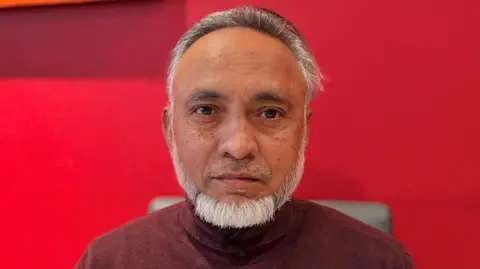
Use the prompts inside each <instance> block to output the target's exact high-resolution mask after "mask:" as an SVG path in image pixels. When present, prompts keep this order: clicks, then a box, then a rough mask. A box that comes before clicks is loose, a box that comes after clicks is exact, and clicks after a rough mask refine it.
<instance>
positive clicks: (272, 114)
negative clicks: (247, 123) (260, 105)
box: [262, 109, 280, 119]
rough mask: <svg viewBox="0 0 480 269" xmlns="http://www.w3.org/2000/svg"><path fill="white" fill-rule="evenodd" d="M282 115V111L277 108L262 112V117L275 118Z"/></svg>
mask: <svg viewBox="0 0 480 269" xmlns="http://www.w3.org/2000/svg"><path fill="white" fill-rule="evenodd" d="M279 116H280V112H279V111H278V110H275V109H266V110H264V111H263V112H262V117H264V118H267V119H275V118H278V117H279Z"/></svg>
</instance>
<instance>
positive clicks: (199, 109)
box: [194, 106, 217, 115]
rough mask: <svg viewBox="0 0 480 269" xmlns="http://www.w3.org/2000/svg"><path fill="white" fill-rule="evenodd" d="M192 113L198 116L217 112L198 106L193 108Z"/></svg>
mask: <svg viewBox="0 0 480 269" xmlns="http://www.w3.org/2000/svg"><path fill="white" fill-rule="evenodd" d="M194 112H195V113H197V114H200V115H212V114H216V113H217V111H215V109H214V108H213V107H211V106H199V107H197V108H195V110H194Z"/></svg>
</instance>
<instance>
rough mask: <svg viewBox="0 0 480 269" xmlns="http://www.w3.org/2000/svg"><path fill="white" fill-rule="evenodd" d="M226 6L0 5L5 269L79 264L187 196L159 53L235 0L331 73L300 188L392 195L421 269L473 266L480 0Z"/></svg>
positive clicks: (402, 232)
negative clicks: (160, 199)
mask: <svg viewBox="0 0 480 269" xmlns="http://www.w3.org/2000/svg"><path fill="white" fill-rule="evenodd" d="M226 2H227V1H220V0H217V1H200V0H196V1H195V0H184V1H136V3H102V4H92V5H85V6H74V7H67V6H65V7H43V8H26V9H12V10H3V11H1V12H0V36H1V42H0V180H1V188H0V199H1V208H2V211H1V218H2V219H1V222H0V223H1V224H0V225H1V226H0V231H1V232H2V237H1V238H2V248H5V249H2V250H1V253H2V255H1V256H2V259H0V268H45V269H46V268H48V269H57V268H58V269H63V268H72V267H73V265H74V264H75V262H76V260H77V259H78V258H79V256H80V255H81V253H82V251H83V250H84V248H85V247H86V245H87V244H88V242H89V241H91V240H92V239H93V238H94V237H96V236H98V235H99V234H101V233H104V232H106V231H108V230H110V229H111V228H114V227H116V226H118V225H120V224H122V223H125V222H127V221H129V220H131V219H133V218H135V217H139V216H142V215H144V214H145V212H146V209H147V205H148V202H149V200H150V199H151V198H153V197H154V196H156V195H160V194H180V193H181V192H180V189H179V187H178V186H177V185H176V181H175V179H174V174H173V172H172V169H171V164H170V159H169V155H168V152H167V149H166V147H165V145H164V142H163V138H162V134H161V128H160V121H161V108H162V106H163V105H164V104H165V102H166V97H165V93H164V80H163V77H164V75H163V74H164V72H165V66H166V65H167V57H168V53H169V50H170V49H171V48H173V45H174V43H175V41H176V40H177V39H178V38H179V37H180V35H181V33H182V32H184V31H185V30H186V29H187V27H188V26H189V25H191V23H193V22H194V21H195V20H197V19H199V18H200V17H202V16H204V15H205V14H207V13H208V12H211V11H214V10H218V9H222V8H227V7H232V6H234V5H235V4H239V3H255V4H260V5H263V6H266V7H269V8H273V9H275V10H277V11H278V12H280V13H282V14H283V15H285V16H286V17H288V18H289V19H291V20H293V21H294V22H295V23H296V24H297V26H298V27H299V28H300V30H301V31H302V32H303V33H304V35H305V36H306V39H307V40H308V42H309V43H310V44H311V46H312V48H313V50H314V53H315V55H316V57H317V58H318V61H319V62H320V64H321V66H322V71H323V73H324V74H325V75H326V77H327V81H326V82H325V86H326V92H325V93H324V94H321V95H320V96H319V98H318V99H317V100H316V101H315V103H314V105H313V110H314V118H313V120H312V130H311V131H312V133H311V139H310V141H311V142H310V147H309V150H308V156H307V157H308V160H307V165H306V174H305V178H304V180H303V182H302V184H301V187H300V189H299V190H298V191H297V193H296V196H298V197H301V198H335V199H353V200H374V201H381V202H384V203H387V204H389V205H390V206H391V208H392V210H393V215H394V225H395V233H396V235H397V236H398V237H399V238H400V239H401V240H402V241H403V242H404V243H405V244H406V246H407V247H408V248H409V249H410V250H411V252H412V253H413V255H414V257H415V259H416V261H417V263H418V266H419V268H435V269H441V268H445V269H447V268H448V269H450V268H476V267H478V262H477V257H476V255H477V251H478V246H477V243H478V242H479V241H480V232H479V231H478V227H479V226H480V183H479V181H478V180H479V178H480V168H478V167H477V163H478V161H479V160H480V158H479V152H480V143H479V137H480V128H479V116H480V108H479V105H478V103H479V101H480V92H479V87H480V76H479V74H480V72H479V71H480V68H479V62H480V54H479V50H478V48H479V47H480V42H479V35H478V25H479V22H480V21H479V17H478V16H475V13H478V12H477V11H478V10H480V5H479V4H478V1H475V0H472V1H467V0H464V1H453V0H445V1H428V0H406V1H380V0H363V1H358V0H337V1H302V4H301V5H300V6H296V7H293V6H292V4H285V3H286V2H287V1H284V2H280V1H276V0H263V1H262V0H258V1H228V4H227V3H226ZM297 2H298V1H297ZM126 14H128V16H126Z"/></svg>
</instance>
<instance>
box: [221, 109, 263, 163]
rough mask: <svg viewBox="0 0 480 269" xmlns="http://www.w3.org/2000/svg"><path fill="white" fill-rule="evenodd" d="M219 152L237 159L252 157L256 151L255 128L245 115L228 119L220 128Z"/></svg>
mask: <svg viewBox="0 0 480 269" xmlns="http://www.w3.org/2000/svg"><path fill="white" fill-rule="evenodd" d="M220 132H221V134H220V137H221V140H220V141H221V142H220V144H219V153H220V154H221V155H222V156H227V157H230V158H234V159H237V160H243V159H250V158H254V157H255V155H256V153H257V152H258V144H257V141H256V137H255V128H254V127H253V126H252V124H251V123H250V122H249V121H248V119H246V118H245V117H236V118H235V119H231V120H228V121H227V122H226V123H225V125H224V126H223V128H221V129H220Z"/></svg>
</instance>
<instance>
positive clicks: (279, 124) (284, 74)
mask: <svg viewBox="0 0 480 269" xmlns="http://www.w3.org/2000/svg"><path fill="white" fill-rule="evenodd" d="M319 86H320V74H319V72H318V69H317V65H316V63H315V60H314V58H313V56H312V55H311V53H310V51H309V49H308V47H307V45H306V43H305V41H304V40H303V38H302V37H301V36H300V34H299V33H298V31H297V30H296V29H295V28H294V26H293V25H292V24H291V23H290V22H288V21H286V20H285V19H284V18H282V17H280V16H279V15H277V14H275V13H273V12H271V11H268V10H264V9H259V8H253V7H240V8H236V9H233V10H228V11H224V12H218V13H213V14H211V15H209V16H207V17H206V18H204V19H203V20H201V21H200V22H198V23H197V24H196V25H194V26H193V27H192V28H191V29H190V30H189V31H188V32H187V33H186V34H185V35H184V36H183V37H182V38H181V39H180V41H179V42H178V43H177V46H176V47H175V49H174V52H173V59H172V63H171V66H170V72H169V79H168V95H169V106H168V107H167V108H166V109H165V111H164V117H163V125H164V133H165V137H166V140H167V143H168V145H169V148H170V151H171V154H172V159H173V163H174V166H175V171H176V173H177V177H178V180H179V182H180V184H181V186H182V187H183V188H184V190H185V193H186V194H187V198H188V199H189V200H190V201H191V202H192V203H193V204H194V206H195V211H196V214H197V215H199V216H200V217H201V218H202V219H204V220H205V221H207V222H210V223H212V224H214V225H216V226H219V227H222V228H244V227H250V226H255V225H261V224H263V223H266V222H268V221H269V220H271V219H272V218H273V216H274V213H275V211H276V210H277V209H279V208H280V207H281V206H282V205H283V204H284V203H285V202H286V201H288V199H290V196H291V194H292V193H293V191H294V190H295V188H296V187H297V185H298V183H299V181H300V178H301V176H302V173H303V165H304V153H305V148H306V145H307V136H308V120H309V117H310V108H309V103H310V100H311V99H312V97H313V95H314V91H315V89H318V88H319Z"/></svg>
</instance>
